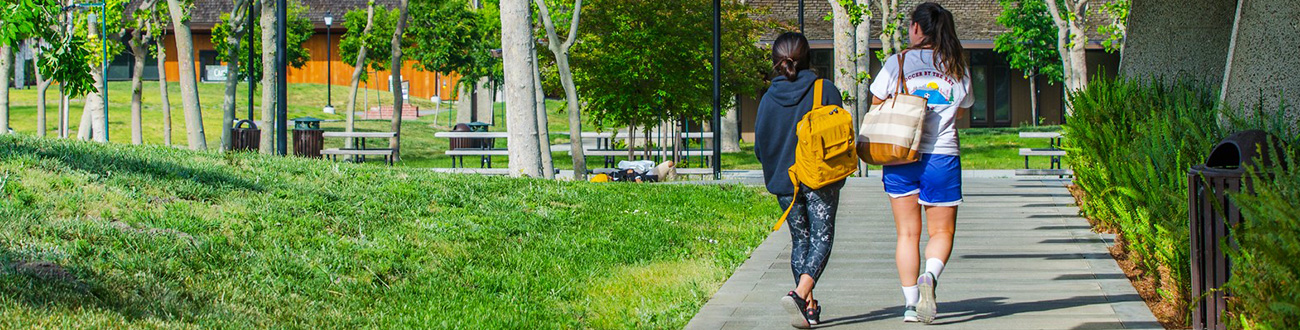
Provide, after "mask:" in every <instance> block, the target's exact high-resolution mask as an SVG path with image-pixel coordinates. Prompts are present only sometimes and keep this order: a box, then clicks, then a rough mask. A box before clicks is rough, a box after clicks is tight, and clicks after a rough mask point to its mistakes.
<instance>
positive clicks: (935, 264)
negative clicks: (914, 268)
mask: <svg viewBox="0 0 1300 330" xmlns="http://www.w3.org/2000/svg"><path fill="white" fill-rule="evenodd" d="M925 271H926V272H928V273H930V274H934V277H936V278H937V277H939V273H943V261H939V259H938V258H930V259H926V260H925Z"/></svg>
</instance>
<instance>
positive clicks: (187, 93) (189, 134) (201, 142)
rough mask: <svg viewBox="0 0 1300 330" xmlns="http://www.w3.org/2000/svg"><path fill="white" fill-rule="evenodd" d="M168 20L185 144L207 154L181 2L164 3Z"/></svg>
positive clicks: (191, 38)
mask: <svg viewBox="0 0 1300 330" xmlns="http://www.w3.org/2000/svg"><path fill="white" fill-rule="evenodd" d="M167 7H168V9H169V10H168V12H170V13H171V16H172V31H173V32H174V33H175V34H176V52H177V53H179V54H178V55H177V56H178V57H177V60H178V61H177V64H179V65H178V67H179V68H180V70H177V71H180V79H181V106H182V107H184V109H185V131H186V138H187V139H186V140H187V141H188V142H189V145H190V149H193V150H207V149H208V141H207V137H205V136H204V135H203V110H202V109H201V108H200V107H199V89H198V84H199V82H198V79H197V77H195V74H194V36H193V35H191V34H190V22H189V20H188V16H189V15H188V13H189V11H188V10H187V8H185V7H183V6H182V4H181V0H167Z"/></svg>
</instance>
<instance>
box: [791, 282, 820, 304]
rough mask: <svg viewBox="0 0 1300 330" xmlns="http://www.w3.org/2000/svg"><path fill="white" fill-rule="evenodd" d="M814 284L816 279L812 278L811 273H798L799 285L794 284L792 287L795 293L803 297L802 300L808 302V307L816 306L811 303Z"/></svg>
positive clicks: (815, 284)
mask: <svg viewBox="0 0 1300 330" xmlns="http://www.w3.org/2000/svg"><path fill="white" fill-rule="evenodd" d="M816 286H817V280H814V279H813V278H812V275H808V274H803V275H799V286H796V287H795V288H794V293H797V294H799V296H800V297H803V299H804V301H805V302H807V303H808V308H816V307H817V306H814V305H813V304H812V301H813V297H812V290H813V287H816Z"/></svg>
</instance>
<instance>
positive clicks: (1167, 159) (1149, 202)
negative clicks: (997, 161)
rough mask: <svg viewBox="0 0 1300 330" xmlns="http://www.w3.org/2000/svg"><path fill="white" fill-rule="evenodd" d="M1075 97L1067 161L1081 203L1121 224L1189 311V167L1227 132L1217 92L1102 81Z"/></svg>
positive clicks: (1124, 237) (1141, 259) (1159, 283)
mask: <svg viewBox="0 0 1300 330" xmlns="http://www.w3.org/2000/svg"><path fill="white" fill-rule="evenodd" d="M1071 102H1072V103H1073V104H1074V113H1073V114H1072V115H1071V117H1069V119H1068V120H1067V122H1068V124H1066V125H1065V126H1064V128H1065V129H1064V131H1065V133H1066V135H1067V136H1069V138H1068V139H1066V140H1065V143H1066V149H1068V150H1069V157H1067V158H1066V162H1067V163H1069V165H1070V167H1071V168H1073V169H1074V171H1075V176H1076V177H1075V180H1074V182H1075V184H1077V185H1078V186H1079V188H1080V189H1082V190H1083V192H1084V193H1085V194H1086V196H1087V198H1086V199H1084V201H1083V203H1082V204H1083V205H1080V206H1079V207H1080V209H1081V210H1082V211H1083V212H1084V213H1085V214H1087V215H1088V216H1089V217H1090V218H1092V219H1094V221H1098V222H1101V224H1102V225H1103V226H1106V227H1110V228H1114V229H1117V230H1118V231H1119V233H1120V241H1121V243H1120V245H1121V246H1123V247H1124V248H1125V249H1126V251H1128V252H1129V253H1131V255H1133V256H1135V258H1133V260H1134V261H1136V263H1137V265H1138V267H1139V268H1140V269H1141V270H1142V271H1143V272H1144V273H1145V275H1144V276H1152V279H1154V280H1155V282H1156V287H1157V290H1158V293H1159V294H1160V295H1161V296H1162V297H1164V298H1165V299H1167V300H1168V301H1170V302H1172V303H1174V304H1175V306H1176V307H1180V308H1179V310H1180V311H1185V310H1186V309H1185V308H1181V307H1185V306H1187V301H1189V299H1188V296H1189V292H1190V289H1191V285H1190V284H1191V282H1190V280H1189V279H1190V272H1189V269H1190V266H1188V262H1189V259H1188V255H1189V253H1190V247H1189V246H1190V245H1189V243H1188V231H1187V206H1186V204H1187V169H1188V168H1189V167H1191V166H1192V165H1193V164H1197V163H1200V162H1202V161H1203V159H1204V155H1205V154H1206V153H1207V152H1208V151H1209V150H1210V148H1211V147H1213V145H1214V143H1215V142H1217V141H1218V140H1219V138H1220V137H1221V136H1223V135H1224V131H1223V130H1221V129H1220V128H1219V125H1217V123H1216V122H1217V119H1216V118H1217V116H1216V114H1217V112H1216V111H1215V96H1214V93H1213V92H1211V90H1210V89H1209V88H1206V87H1204V86H1198V85H1195V84H1192V83H1176V84H1172V85H1165V84H1162V83H1160V82H1149V83H1143V82H1137V81H1096V82H1093V83H1091V84H1090V85H1089V86H1088V88H1087V89H1086V90H1084V91H1082V92H1080V93H1076V94H1075V95H1073V96H1072V97H1071ZM1162 268H1163V269H1164V270H1165V271H1167V274H1168V276H1161V275H1160V274H1161V270H1162ZM1183 314H1184V315H1186V313H1183Z"/></svg>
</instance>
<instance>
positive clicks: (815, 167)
mask: <svg viewBox="0 0 1300 330" xmlns="http://www.w3.org/2000/svg"><path fill="white" fill-rule="evenodd" d="M822 81H824V79H818V80H817V83H816V84H815V85H814V86H813V91H814V92H813V107H812V111H808V114H805V115H804V116H803V119H802V120H800V121H799V124H798V125H797V126H795V135H796V136H798V139H799V143H798V144H797V145H796V146H795V152H794V165H793V166H790V181H791V182H792V183H794V193H795V199H796V200H797V199H798V198H799V185H800V184H803V185H805V186H808V188H812V189H821V188H822V187H825V186H827V185H830V184H832V183H835V182H839V181H840V180H844V178H847V177H849V175H852V174H853V172H857V171H858V156H857V151H856V144H855V143H854V141H853V140H854V137H855V135H854V132H853V115H851V114H849V111H848V110H845V109H844V108H843V107H840V106H838V105H833V104H831V105H822ZM793 208H794V202H791V203H790V207H787V208H786V209H785V214H782V215H781V221H778V222H777V223H776V226H773V227H772V230H773V231H776V230H780V229H781V224H783V223H785V218H786V217H787V216H789V215H790V210H791V209H793Z"/></svg>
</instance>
